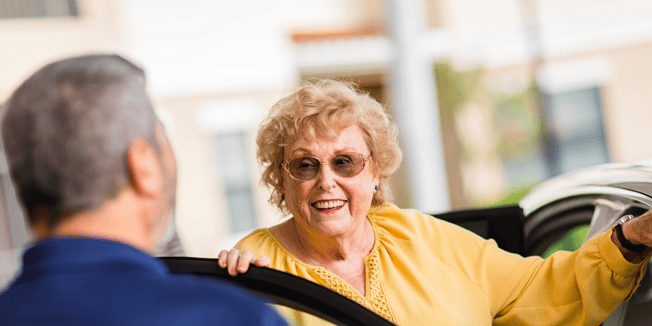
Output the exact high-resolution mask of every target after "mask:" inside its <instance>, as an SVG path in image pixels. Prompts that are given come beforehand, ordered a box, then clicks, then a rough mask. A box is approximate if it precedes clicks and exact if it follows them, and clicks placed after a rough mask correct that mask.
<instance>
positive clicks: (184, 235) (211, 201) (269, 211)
mask: <svg viewBox="0 0 652 326" xmlns="http://www.w3.org/2000/svg"><path fill="white" fill-rule="evenodd" d="M281 94H282V92H281V91H260V92H256V93H239V94H229V95H214V96H208V95H207V96H199V97H192V98H170V99H161V100H155V102H156V106H157V107H162V108H164V109H165V110H167V111H169V112H170V113H171V114H172V116H173V118H174V128H173V129H172V130H171V131H170V132H169V136H170V139H171V142H172V146H173V148H174V151H175V154H176V157H177V165H178V174H179V175H178V178H179V181H178V191H177V208H176V219H177V228H178V232H179V236H180V238H181V240H182V242H183V243H184V245H185V248H186V251H187V253H188V254H189V255H192V256H202V257H214V256H216V255H217V253H219V251H220V250H221V249H229V248H220V247H219V245H220V243H221V242H222V241H223V240H224V239H225V238H226V237H227V236H228V234H229V224H228V223H229V222H228V208H227V206H226V195H225V193H224V187H223V186H222V183H221V181H220V179H219V171H217V170H216V168H215V167H216V166H217V162H216V160H217V159H218V155H225V156H227V157H228V153H216V152H215V149H214V143H213V137H214V136H213V134H211V133H210V132H208V131H207V130H204V129H202V128H200V127H199V126H198V125H197V122H196V118H197V112H198V109H199V108H200V107H202V105H203V104H205V103H211V102H216V101H217V102H218V103H219V102H220V101H228V100H229V99H232V98H238V99H241V98H248V99H252V100H254V101H256V102H258V103H260V107H261V108H262V109H263V110H264V111H265V112H266V111H267V109H269V108H270V107H271V106H272V105H273V104H274V103H275V102H276V101H277V100H278V99H279V98H280V96H281ZM265 112H261V116H262V115H263V114H264V113H265ZM257 125H258V123H256V124H255V125H254V126H252V128H249V130H246V131H247V133H248V138H247V141H248V146H249V148H248V150H249V153H250V157H251V158H252V161H251V162H250V167H249V169H250V170H251V175H252V176H251V181H252V185H251V186H252V188H253V189H254V197H255V198H254V200H255V203H254V205H255V210H256V213H257V215H258V225H259V227H268V226H271V225H274V224H276V223H278V222H279V220H280V219H281V217H282V216H281V215H280V213H279V212H278V210H277V209H276V208H275V207H272V206H271V205H270V204H269V203H268V202H267V199H268V198H269V193H268V191H267V190H266V189H264V188H263V187H261V186H260V184H259V182H258V181H259V180H260V169H259V167H258V163H257V161H256V160H255V132H256V127H257Z"/></svg>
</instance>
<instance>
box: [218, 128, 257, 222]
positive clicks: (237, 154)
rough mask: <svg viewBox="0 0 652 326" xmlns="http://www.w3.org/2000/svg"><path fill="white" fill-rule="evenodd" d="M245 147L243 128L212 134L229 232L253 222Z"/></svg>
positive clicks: (247, 155)
mask: <svg viewBox="0 0 652 326" xmlns="http://www.w3.org/2000/svg"><path fill="white" fill-rule="evenodd" d="M247 148H248V147H247V143H246V134H245V133H244V132H236V133H228V134H218V135H216V136H215V151H216V153H218V154H219V157H218V158H217V164H218V169H217V171H219V174H220V177H221V179H222V183H223V184H224V189H225V192H226V199H227V205H228V211H229V222H230V223H229V224H230V226H231V232H232V233H235V232H240V231H245V230H251V229H254V228H256V226H257V222H256V212H255V210H254V199H253V198H254V197H253V189H252V186H251V172H250V171H249V167H250V163H251V158H250V155H249V152H248V151H247Z"/></svg>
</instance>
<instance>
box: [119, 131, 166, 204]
mask: <svg viewBox="0 0 652 326" xmlns="http://www.w3.org/2000/svg"><path fill="white" fill-rule="evenodd" d="M127 171H128V172H129V181H130V183H131V186H132V188H133V189H134V191H135V192H136V193H137V194H139V195H142V196H145V197H150V198H151V197H158V196H160V195H161V192H162V191H163V175H162V171H161V166H160V165H159V160H158V157H157V155H156V152H155V151H154V149H153V148H152V147H151V146H150V145H149V143H148V142H147V141H146V140H144V139H137V140H135V141H133V142H132V143H131V144H130V145H129V150H128V152H127Z"/></svg>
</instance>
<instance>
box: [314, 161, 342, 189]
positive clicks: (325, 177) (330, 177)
mask: <svg viewBox="0 0 652 326" xmlns="http://www.w3.org/2000/svg"><path fill="white" fill-rule="evenodd" d="M336 177H337V175H336V174H335V172H333V170H331V167H330V166H329V165H328V164H322V166H321V168H320V169H319V173H317V178H319V180H318V182H319V187H320V188H322V189H324V190H328V189H331V188H333V187H335V183H336V182H335V178H336Z"/></svg>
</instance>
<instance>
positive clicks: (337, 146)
mask: <svg viewBox="0 0 652 326" xmlns="http://www.w3.org/2000/svg"><path fill="white" fill-rule="evenodd" d="M351 152H355V153H359V154H362V155H363V156H364V157H365V158H368V157H369V154H370V153H369V149H368V148H367V144H366V143H365V141H364V139H363V137H362V133H361V132H360V129H359V128H358V127H357V126H349V127H347V128H344V129H342V131H341V132H340V134H339V135H338V136H337V138H327V137H323V136H322V135H316V137H315V139H313V140H311V141H309V140H306V139H305V138H303V137H299V138H298V139H296V140H295V141H294V142H292V143H291V144H290V145H288V146H286V147H285V151H284V160H286V161H287V160H289V159H293V158H296V157H302V156H313V157H317V158H319V159H320V160H321V162H322V166H321V168H320V169H319V172H318V173H317V175H316V176H315V177H314V178H312V179H310V180H297V179H294V178H292V177H291V176H290V175H289V174H288V172H287V171H286V170H283V188H282V189H281V193H283V194H285V200H286V202H287V206H288V208H289V210H290V212H291V213H292V215H294V218H295V221H296V223H297V225H298V226H299V227H301V228H303V229H304V231H307V232H318V233H320V234H322V235H324V236H328V237H336V236H340V235H344V234H347V233H349V234H351V233H353V232H356V231H357V230H361V228H362V227H363V225H364V221H365V216H366V215H367V212H368V211H369V208H370V207H371V199H372V197H373V194H374V186H375V185H377V184H378V178H377V177H376V176H374V174H373V172H372V170H373V169H372V165H373V158H371V159H370V160H368V161H367V164H366V166H365V167H364V169H363V170H362V172H360V173H359V174H357V175H355V176H353V177H342V176H339V175H337V174H335V173H334V172H333V170H332V169H331V168H330V166H328V165H326V164H323V163H327V162H328V161H329V160H330V159H331V158H333V157H334V156H336V155H338V154H343V153H351Z"/></svg>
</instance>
